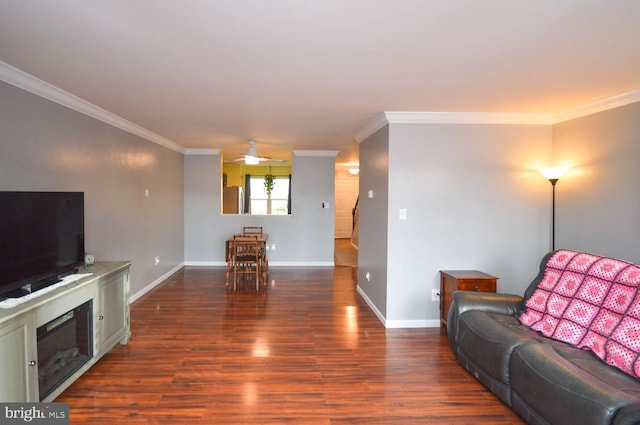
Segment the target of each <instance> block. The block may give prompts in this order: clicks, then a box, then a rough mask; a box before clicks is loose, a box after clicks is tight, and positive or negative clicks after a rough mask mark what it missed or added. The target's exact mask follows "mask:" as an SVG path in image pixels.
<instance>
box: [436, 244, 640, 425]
mask: <svg viewBox="0 0 640 425" xmlns="http://www.w3.org/2000/svg"><path fill="white" fill-rule="evenodd" d="M552 254H553V253H549V254H547V255H546V256H545V257H543V259H542V261H541V263H540V272H539V274H538V275H537V276H536V278H535V279H534V280H533V281H532V282H531V284H530V285H529V287H528V288H527V290H526V291H525V294H524V296H519V295H511V294H500V293H497V294H496V293H482V292H467V291H456V292H454V293H453V303H452V305H451V308H450V310H449V316H448V322H447V324H448V326H447V333H448V338H449V344H450V346H451V349H452V350H453V352H454V353H455V354H456V356H457V358H458V361H459V362H460V364H461V365H462V366H463V367H464V368H465V369H466V370H467V371H469V373H471V374H472V375H473V376H475V377H476V378H477V379H478V380H479V381H480V382H482V383H483V384H484V385H485V386H486V387H487V388H488V389H489V390H490V391H491V392H492V393H494V394H495V395H496V396H497V397H498V398H499V399H500V400H502V401H503V402H504V403H505V404H506V405H508V406H510V407H511V408H512V409H513V410H514V411H515V412H516V413H518V414H519V415H520V416H521V417H522V418H523V419H524V420H525V421H526V422H527V423H529V424H551V425H568V424H580V425H590V424H593V425H603V424H615V425H630V424H640V380H638V379H635V378H634V377H632V376H629V375H627V374H625V373H623V372H622V371H620V370H618V369H616V368H614V367H611V366H609V365H607V364H606V363H605V362H603V361H602V360H600V359H599V358H597V357H596V356H595V355H593V354H592V353H591V352H590V351H586V350H581V349H578V348H574V347H573V346H571V345H569V344H566V343H563V342H560V341H556V340H553V339H550V338H547V337H545V336H543V335H541V334H539V333H538V332H536V331H534V330H531V329H530V328H529V327H526V326H524V325H522V324H521V323H520V321H519V320H518V315H519V314H521V313H522V312H523V309H524V303H525V302H526V300H527V299H528V298H529V297H530V296H531V294H532V293H533V292H534V290H535V289H536V288H537V287H538V283H539V282H540V280H541V279H542V277H543V275H544V268H545V265H546V264H547V260H548V259H549V258H550V256H551V255H552Z"/></svg>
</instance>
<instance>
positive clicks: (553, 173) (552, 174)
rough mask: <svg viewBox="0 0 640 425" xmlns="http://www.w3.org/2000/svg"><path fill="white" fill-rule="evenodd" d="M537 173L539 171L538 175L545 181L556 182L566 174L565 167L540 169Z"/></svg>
mask: <svg viewBox="0 0 640 425" xmlns="http://www.w3.org/2000/svg"><path fill="white" fill-rule="evenodd" d="M538 171H540V174H542V175H543V176H545V178H546V179H547V180H558V179H559V178H560V177H562V176H563V175H564V173H566V172H567V167H551V168H541V169H539V170H538Z"/></svg>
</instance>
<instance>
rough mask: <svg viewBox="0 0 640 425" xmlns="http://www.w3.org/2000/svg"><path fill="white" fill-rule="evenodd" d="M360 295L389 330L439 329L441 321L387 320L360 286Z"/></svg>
mask: <svg viewBox="0 0 640 425" xmlns="http://www.w3.org/2000/svg"><path fill="white" fill-rule="evenodd" d="M356 289H357V290H358V294H360V296H361V297H362V299H363V300H364V301H365V302H366V303H367V305H368V306H369V308H370V309H371V311H373V314H375V315H376V317H377V318H378V320H380V322H382V325H383V326H384V327H385V328H387V329H407V328H439V327H440V320H437V319H436V320H428V319H425V320H387V318H386V317H384V315H383V314H382V312H381V311H380V310H378V307H376V305H375V304H374V303H373V301H371V298H369V297H368V296H367V294H366V293H365V292H364V291H363V290H362V288H361V287H360V286H359V285H358V286H357V288H356Z"/></svg>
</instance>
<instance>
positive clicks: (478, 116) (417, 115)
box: [384, 112, 553, 125]
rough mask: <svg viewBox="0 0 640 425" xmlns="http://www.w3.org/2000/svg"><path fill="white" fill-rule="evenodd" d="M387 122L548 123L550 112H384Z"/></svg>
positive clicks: (549, 122)
mask: <svg viewBox="0 0 640 425" xmlns="http://www.w3.org/2000/svg"><path fill="white" fill-rule="evenodd" d="M384 114H385V116H386V118H387V121H388V122H389V124H526V125H550V124H552V123H553V121H552V118H553V117H552V115H551V114H527V113H512V112H385V113H384Z"/></svg>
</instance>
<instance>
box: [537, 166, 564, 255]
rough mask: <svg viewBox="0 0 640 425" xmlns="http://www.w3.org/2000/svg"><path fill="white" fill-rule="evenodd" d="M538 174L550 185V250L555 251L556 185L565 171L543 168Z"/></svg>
mask: <svg viewBox="0 0 640 425" xmlns="http://www.w3.org/2000/svg"><path fill="white" fill-rule="evenodd" d="M538 171H540V174H542V175H543V176H545V177H546V179H547V180H549V183H551V250H552V251H555V250H556V183H558V180H560V177H562V175H563V174H564V173H565V172H566V171H567V169H566V168H564V167H554V168H543V169H541V170H538Z"/></svg>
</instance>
